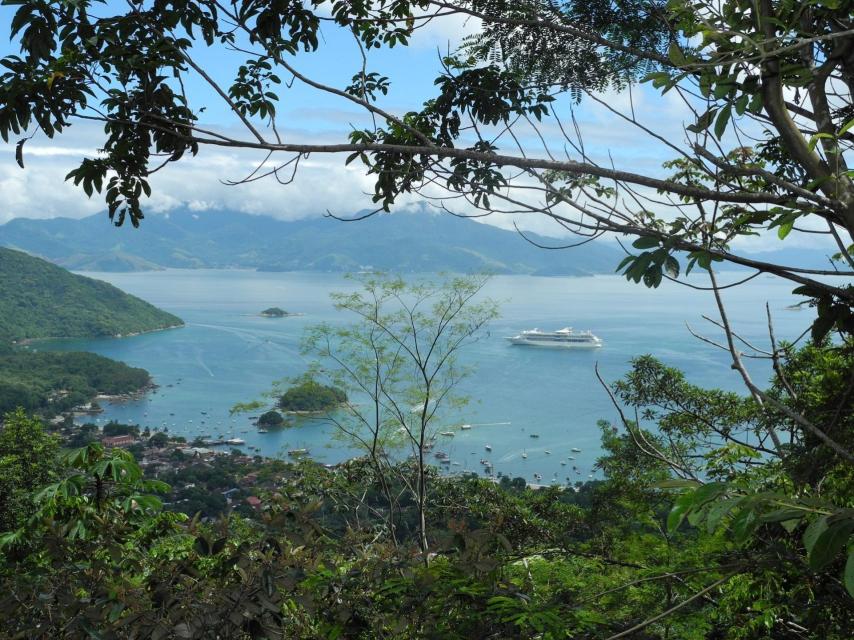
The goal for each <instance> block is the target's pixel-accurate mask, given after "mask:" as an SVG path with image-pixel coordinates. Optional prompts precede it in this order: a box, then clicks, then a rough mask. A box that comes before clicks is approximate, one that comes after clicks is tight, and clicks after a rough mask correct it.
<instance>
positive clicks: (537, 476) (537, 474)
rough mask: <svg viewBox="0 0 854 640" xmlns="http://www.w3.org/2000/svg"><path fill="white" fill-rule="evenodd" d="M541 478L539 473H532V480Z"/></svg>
mask: <svg viewBox="0 0 854 640" xmlns="http://www.w3.org/2000/svg"><path fill="white" fill-rule="evenodd" d="M542 479H543V476H541V475H540V474H539V473H535V474H534V480H542Z"/></svg>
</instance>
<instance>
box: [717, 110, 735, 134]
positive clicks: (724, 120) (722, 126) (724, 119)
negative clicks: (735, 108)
mask: <svg viewBox="0 0 854 640" xmlns="http://www.w3.org/2000/svg"><path fill="white" fill-rule="evenodd" d="M731 114H732V105H729V104H728V105H726V106H725V107H724V108H723V109H721V112H720V113H719V114H718V119H717V120H716V121H715V137H717V139H718V140H720V139H721V138H723V136H724V133H725V132H726V127H727V124H729V119H730V115H731Z"/></svg>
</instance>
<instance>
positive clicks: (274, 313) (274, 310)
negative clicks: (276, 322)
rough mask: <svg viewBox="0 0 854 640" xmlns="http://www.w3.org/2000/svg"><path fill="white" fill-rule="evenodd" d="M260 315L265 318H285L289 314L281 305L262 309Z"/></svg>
mask: <svg viewBox="0 0 854 640" xmlns="http://www.w3.org/2000/svg"><path fill="white" fill-rule="evenodd" d="M261 315H262V316H263V317H265V318H286V317H288V316H289V315H291V314H290V313H288V312H287V311H285V310H284V309H282V308H281V307H270V308H269V309H264V310H263V311H262V312H261Z"/></svg>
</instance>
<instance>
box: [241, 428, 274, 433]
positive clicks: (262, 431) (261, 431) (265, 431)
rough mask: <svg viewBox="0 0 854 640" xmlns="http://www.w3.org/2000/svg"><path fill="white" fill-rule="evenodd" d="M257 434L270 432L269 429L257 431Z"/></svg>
mask: <svg viewBox="0 0 854 640" xmlns="http://www.w3.org/2000/svg"><path fill="white" fill-rule="evenodd" d="M244 433H245V432H244ZM258 433H270V430H269V429H258Z"/></svg>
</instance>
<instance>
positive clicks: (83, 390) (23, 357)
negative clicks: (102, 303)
mask: <svg viewBox="0 0 854 640" xmlns="http://www.w3.org/2000/svg"><path fill="white" fill-rule="evenodd" d="M150 382H151V378H150V377H149V375H148V372H147V371H145V370H144V369H137V368H135V367H129V366H128V365H126V364H124V363H122V362H116V361H115V360H110V359H109V358H105V357H103V356H99V355H96V354H94V353H79V352H71V353H60V352H33V351H29V350H24V351H15V352H9V353H5V354H4V353H0V413H3V412H6V411H11V410H12V409H14V408H16V407H23V408H25V409H26V410H27V411H37V412H46V413H58V412H61V411H66V410H68V409H70V408H72V407H74V406H77V405H80V404H83V403H85V402H88V401H89V400H90V399H91V398H92V397H93V396H95V395H97V394H102V393H103V394H108V395H119V394H125V393H132V392H135V391H139V390H140V389H143V388H144V387H145V386H146V385H148V384H150Z"/></svg>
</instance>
